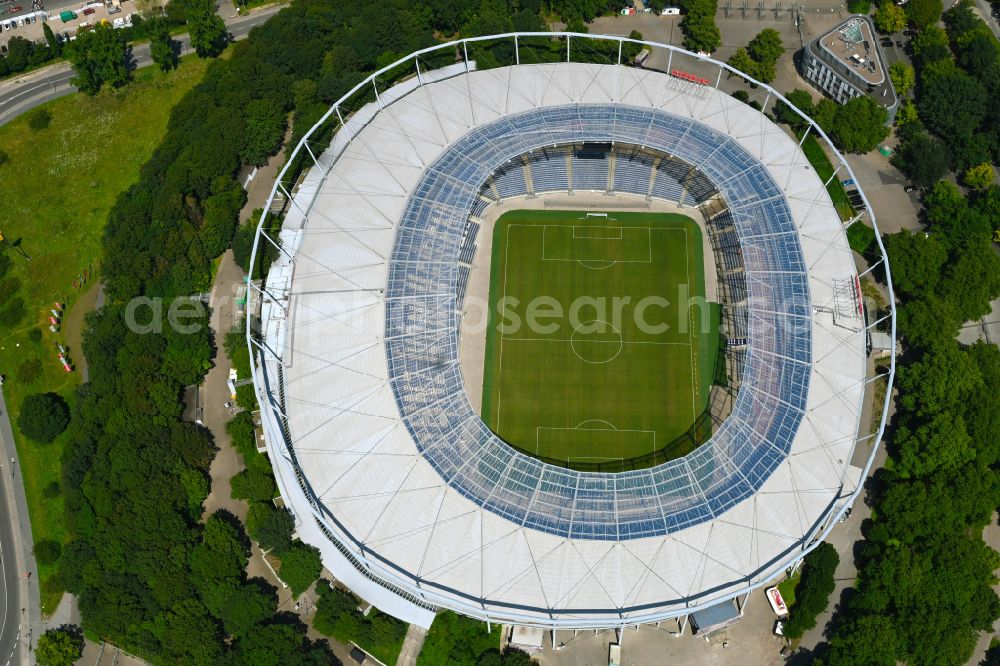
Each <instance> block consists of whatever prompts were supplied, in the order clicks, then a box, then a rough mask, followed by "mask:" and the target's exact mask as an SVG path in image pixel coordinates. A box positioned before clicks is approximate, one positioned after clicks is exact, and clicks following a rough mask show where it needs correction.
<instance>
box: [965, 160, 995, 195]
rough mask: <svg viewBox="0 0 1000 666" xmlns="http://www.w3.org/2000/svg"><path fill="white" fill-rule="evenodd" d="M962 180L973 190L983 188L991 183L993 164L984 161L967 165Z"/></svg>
mask: <svg viewBox="0 0 1000 666" xmlns="http://www.w3.org/2000/svg"><path fill="white" fill-rule="evenodd" d="M962 180H963V181H964V182H965V184H966V185H968V186H969V187H971V188H972V189H974V190H985V189H986V188H987V187H989V186H990V185H992V184H993V165H991V164H990V163H989V162H984V163H982V164H979V165H977V166H974V167H969V168H968V169H967V170H966V172H965V174H964V175H963V176H962Z"/></svg>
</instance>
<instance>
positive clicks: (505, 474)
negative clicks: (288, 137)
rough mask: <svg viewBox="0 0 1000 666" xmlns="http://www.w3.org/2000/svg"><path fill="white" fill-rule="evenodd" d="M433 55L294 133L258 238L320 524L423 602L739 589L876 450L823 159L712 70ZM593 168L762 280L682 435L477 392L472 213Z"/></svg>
mask: <svg viewBox="0 0 1000 666" xmlns="http://www.w3.org/2000/svg"><path fill="white" fill-rule="evenodd" d="M555 37H563V38H564V37H565V36H564V35H562V36H558V35H557V36H555ZM504 38H507V39H510V38H511V37H510V36H501V37H495V38H491V39H494V40H495V39H504ZM580 39H581V40H582V39H584V37H583V36H580ZM599 39H612V40H619V39H621V38H610V37H609V38H604V37H599ZM577 43H578V40H577V37H574V38H573V44H577ZM469 44H473V42H470V43H469ZM436 48H437V49H442V48H444V49H450V51H449V52H448V53H449V55H450V54H453V53H456V52H458V53H461V52H463V51H465V52H467V51H468V48H469V45H468V44H464V43H459V45H451V46H443V47H436ZM514 48H515V50H516V45H515V46H514ZM662 48H669V47H662ZM466 57H467V58H468V56H466ZM684 58H690V62H691V63H692V64H694V65H698V66H701V67H704V66H706V65H711V66H714V67H717V68H720V69H719V75H720V76H721V73H722V69H721V67H722V65H720V64H717V63H712V61H709V60H706V59H704V58H697V59H696V58H695V57H694V56H691V55H690V54H685V53H684V52H682V51H677V52H676V53H675V54H674V62H673V66H674V68H677V67H678V66H683V59H684ZM449 59H450V58H449ZM404 62H405V59H404ZM424 63H426V60H425V59H423V58H422V62H421V64H420V65H415V66H414V68H413V69H414V70H415V71H416V73H417V74H416V76H411V77H409V78H406V79H403V80H400V81H398V82H397V83H396V84H395V85H394V86H393V87H388V88H387V87H386V86H384V85H383V86H382V87H380V88H379V87H376V88H374V90H375V91H377V92H376V95H375V96H374V97H373V98H372V101H371V102H369V103H366V104H364V105H363V106H361V105H357V106H356V107H355V108H353V109H348V108H347V107H346V106H345V107H344V108H343V109H342V108H340V107H339V106H338V107H335V108H333V109H331V112H330V113H329V114H328V115H327V117H326V118H324V120H322V121H320V123H319V124H318V125H317V127H316V128H314V132H315V136H317V137H319V136H323V132H324V131H325V129H330V128H332V129H336V133H335V134H334V135H333V138H332V140H330V142H329V145H326V144H322V143H320V141H319V140H318V139H317V140H316V142H315V143H308V141H309V140H310V137H309V135H307V137H306V139H304V140H303V142H302V143H300V146H299V152H300V154H301V155H305V158H304V159H306V160H307V162H308V163H309V164H310V166H311V167H312V168H310V169H309V170H308V171H307V172H306V173H305V175H304V177H303V178H301V179H300V180H299V181H297V185H296V186H295V187H294V188H293V187H292V186H291V185H286V184H282V183H281V181H280V180H279V185H278V190H280V191H281V192H282V193H284V194H285V195H286V196H290V197H291V202H290V205H287V206H285V208H284V211H285V215H284V218H283V220H282V221H281V224H280V230H279V229H277V228H276V227H273V231H272V232H271V235H268V234H267V233H265V231H264V229H263V226H262V228H261V231H260V232H259V235H258V240H257V244H256V246H255V252H256V253H257V254H258V255H260V254H262V253H267V254H266V255H265V256H266V257H267V258H268V261H270V262H272V263H271V265H270V267H269V270H268V274H267V277H266V280H265V281H264V284H263V285H262V287H261V288H260V290H259V295H258V297H257V298H256V300H255V302H254V303H252V304H251V305H252V307H251V309H250V312H251V313H252V314H255V315H256V316H257V318H256V319H254V320H253V321H251V323H250V325H249V326H250V328H249V329H248V332H249V331H252V334H251V341H250V344H251V350H252V352H253V353H254V355H255V359H256V369H255V378H254V379H255V388H256V390H257V395H258V397H259V399H260V403H261V405H262V421H263V425H264V429H265V437H266V440H267V447H268V453H269V455H270V456H271V458H272V460H273V462H274V469H275V474H276V476H277V480H278V485H279V489H280V492H281V496H282V498H283V499H284V502H285V505H286V506H287V507H289V508H290V509H291V510H292V512H293V513H294V514H295V517H296V529H297V533H298V536H299V537H300V538H301V539H303V540H304V541H306V542H307V543H310V544H312V545H314V546H316V547H318V548H319V549H320V551H321V552H322V556H323V562H324V565H325V567H326V569H327V570H328V571H330V572H331V574H332V575H333V576H335V577H336V578H337V579H338V580H340V581H341V582H343V583H344V584H346V585H347V586H348V587H350V588H351V589H352V590H354V591H355V592H356V593H357V594H358V595H359V596H361V597H363V598H365V599H366V600H367V601H369V602H371V603H372V604H374V605H375V606H377V607H378V608H380V609H381V610H383V611H386V612H388V613H391V614H393V615H396V616H397V617H400V618H402V619H404V620H407V621H410V622H413V623H416V624H419V625H421V626H425V627H426V626H428V625H429V623H430V621H431V619H432V618H433V614H434V612H436V611H437V610H439V609H453V610H455V611H458V612H460V613H464V614H468V615H472V616H475V617H478V618H480V619H483V620H488V621H492V622H505V623H511V624H518V625H533V626H538V627H545V628H552V629H561V628H586V627H595V628H596V627H623V626H625V625H632V624H638V623H646V622H656V621H659V620H663V619H667V618H677V619H678V622H679V623H681V622H683V620H682V618H685V617H686V616H688V615H689V614H690V613H691V612H692V611H694V610H698V609H704V608H708V607H712V606H718V605H719V604H730V606H732V607H733V608H736V607H737V606H736V605H735V602H734V600H739V599H741V598H743V596H744V595H746V594H748V593H749V592H750V591H751V590H753V589H755V588H756V587H759V586H761V585H762V584H764V583H765V582H767V581H769V580H771V579H773V578H774V577H775V576H777V575H780V574H781V573H782V572H783V571H784V570H785V569H786V568H788V567H789V566H792V565H794V564H795V563H796V562H797V561H799V560H800V559H801V558H802V556H803V555H804V554H805V553H806V552H807V551H808V550H809V549H810V548H811V547H812V546H813V545H814V544H815V543H816V540H817V539H820V538H822V537H823V536H824V535H825V533H826V531H827V530H828V529H829V527H830V526H831V524H832V523H833V521H834V520H835V519H836V517H837V516H839V515H840V513H842V512H843V510H844V509H845V508H846V507H847V506H848V505H849V504H850V503H851V502H853V500H854V498H855V497H856V495H857V491H858V489H859V488H858V485H859V480H860V479H861V478H863V476H864V474H865V469H864V463H862V464H861V465H860V466H857V465H852V464H851V463H852V454H853V453H854V447H855V443H856V441H857V438H858V430H859V420H860V415H861V412H862V402H863V398H864V394H865V384H866V378H867V368H868V363H867V350H866V339H865V331H866V327H865V324H864V319H863V313H862V311H861V309H860V307H861V306H860V289H859V282H858V275H857V272H856V268H855V264H854V260H853V258H852V254H851V251H850V249H849V247H848V244H847V239H846V236H845V234H844V228H843V223H842V221H841V219H840V217H839V216H838V214H837V212H836V211H835V209H834V207H833V206H832V204H831V202H830V199H829V196H828V194H827V192H826V189H825V187H824V183H823V182H821V181H820V179H819V178H818V177H817V175H816V173H815V172H814V171H813V170H812V169H811V167H810V166H809V164H808V161H807V160H806V158H805V156H804V155H803V153H802V151H801V150H800V149H799V147H798V145H797V142H796V141H795V140H793V139H792V138H791V137H790V136H789V135H787V134H786V133H785V132H784V131H783V130H782V129H780V128H779V127H777V126H776V125H774V124H773V123H771V122H770V121H769V120H768V119H767V118H766V117H765V116H764V115H762V114H761V113H759V112H758V111H756V110H754V109H752V108H750V107H749V106H747V105H745V104H743V103H742V102H740V101H738V100H736V99H734V98H732V97H730V96H728V95H726V94H724V93H722V92H719V91H717V90H715V89H714V88H712V87H711V86H705V85H701V84H693V83H691V82H690V81H682V80H678V79H677V78H676V77H672V76H670V75H667V74H664V73H660V72H654V71H647V70H643V69H639V68H633V67H627V66H621V65H614V64H607V65H601V64H585V63H575V62H564V63H547V64H532V65H527V64H525V65H515V66H508V67H499V68H494V69H490V70H483V71H478V70H477V69H476V67H475V63H474V62H473V61H472V60H471V59H466V60H465V61H464V62H459V63H457V64H447V65H446V66H445V67H442V68H439V69H430V68H428V67H427V66H426V64H424ZM411 64H415V63H413V61H412V60H411ZM398 70H399V66H398V65H397V66H396V67H395V68H394V71H398ZM372 81H374V79H373V80H372ZM372 81H368V82H366V83H364V84H362V86H368V88H365V89H364V90H366V91H372V90H373V85H375V86H377V83H375V84H373V83H372ZM692 86H694V87H692ZM362 89H363V88H362V87H361V86H359V88H358V89H356V91H352V94H354V98H355V99H356V98H357V91H360V90H362ZM763 90H766V87H765V88H763ZM345 99H347V98H345ZM348 110H350V111H352V113H350V114H348ZM813 131H817V132H818V131H819V130H818V129H817V130H813ZM326 136H329V133H327V134H326ZM588 142H590V143H593V142H602V143H605V144H607V145H612V146H614V147H615V148H614V150H613V151H612V152H611V153H610V154H609V157H608V159H607V160H606V162H607V164H605V165H603V166H602V165H599V164H590V163H588V164H587V165H586V166H583V165H580V166H577V165H575V164H574V163H573V159H574V157H573V151H572V150H569V149H566V148H565V147H566V146H572V145H580V144H583V143H588ZM621 147H627V148H628V150H620V148H621ZM303 151H305V152H303ZM560 151H561V152H560ZM622 155H628V156H631V157H625V158H622V157H621V156H622ZM619 160H620V162H621V163H620V164H616V165H613V164H612V163H613V162H618V161H619ZM678 166H683V167H684V168H682V169H678V168H677V167H678ZM578 169H582V171H578ZM848 171H849V169H848ZM661 173H662V174H663V175H662V176H661ZM578 176H579V177H580V180H579V181H577V177H578ZM657 183H659V185H658V184H657ZM574 190H592V191H608V192H614V193H616V194H623V193H624V194H627V195H631V196H634V197H636V198H647V199H648V198H652V197H662V198H665V199H672V200H674V201H675V202H676V203H678V204H680V205H681V206H684V207H689V209H690V211H691V214H692V215H704V216H706V218H708V222H707V224H708V226H709V227H710V228H711V227H712V226H713V225H716V226H718V227H719V228H720V229H721V231H720V232H719V236H723V235H725V234H729V235H730V236H731V237H732V238H733V239H735V240H733V241H732V242H737V243H738V247H739V251H738V253H737V254H738V261H736V262H735V264H734V265H733V266H732V267H731V268H732V271H731V272H732V273H733V274H734V275H739V276H741V278H740V280H741V284H744V285H745V286H744V290H745V293H744V294H743V295H742V296H740V297H739V298H740V299H741V300H740V302H730V303H728V304H726V305H727V307H728V306H732V307H733V308H736V309H737V310H739V311H741V312H744V313H745V317H746V321H745V322H744V324H743V326H744V327H745V330H746V338H745V339H738V340H734V341H732V344H735V345H737V346H742V347H745V348H744V353H745V358H746V361H745V367H744V368H743V371H742V380H741V384H740V387H739V391H738V394H737V396H736V398H735V401H734V404H733V406H732V411H731V413H730V414H729V416H728V418H726V419H725V421H724V422H723V423H722V424H721V425H720V426H719V427H717V428H715V429H714V431H713V436H712V438H711V439H710V440H709V441H708V442H706V443H705V444H703V445H702V446H700V447H699V448H697V449H696V450H695V451H693V452H692V453H690V454H688V455H687V456H685V457H683V458H679V459H676V460H672V461H669V462H666V463H664V464H661V465H657V466H655V467H651V468H648V469H641V470H632V471H628V472H622V473H595V472H581V471H576V470H570V469H566V468H562V467H557V466H554V465H550V464H545V463H543V462H541V461H539V460H537V459H534V458H532V457H530V456H527V455H524V454H522V453H519V452H517V451H515V450H514V449H512V448H511V447H509V446H507V445H506V444H505V443H504V442H503V441H502V440H501V439H500V438H499V437H497V436H496V435H495V434H493V433H492V432H491V431H490V430H489V429H488V428H487V427H486V426H485V425H484V424H483V423H482V421H481V420H480V419H479V417H478V416H476V414H475V412H474V409H473V407H472V406H471V404H470V401H469V399H468V397H467V394H466V392H465V390H464V386H463V376H462V373H461V370H460V364H459V361H458V355H459V354H458V317H459V313H460V311H461V309H462V299H463V297H464V289H465V284H464V281H463V280H464V279H466V278H467V276H468V267H467V265H468V262H469V260H470V257H471V255H472V254H474V253H475V247H474V245H475V233H476V229H477V228H478V227H477V224H476V219H477V216H478V215H480V214H482V211H483V210H484V208H486V207H489V206H490V205H492V204H493V203H495V202H497V201H500V200H503V201H506V202H507V203H508V204H509V203H510V201H511V200H516V199H517V198H518V197H530V196H538V195H539V194H540V193H541V192H562V193H563V194H567V193H570V192H573V191H574ZM276 191H277V190H276ZM264 221H265V220H263V219H262V225H263V223H264ZM269 228H270V227H269ZM716 241H717V239H716V240H713V242H716ZM730 247H732V246H730ZM724 301H725V299H724ZM724 304H725V303H724ZM258 326H259V328H258ZM890 381H891V378H890ZM882 413H883V415H884V410H883V412H882ZM866 426H867V424H866ZM865 430H866V432H865V434H866V435H867V427H866V428H865ZM880 434H881V429H880V430H879V435H880ZM867 464H870V459H869V460H868V463H867ZM682 626H683V625H682Z"/></svg>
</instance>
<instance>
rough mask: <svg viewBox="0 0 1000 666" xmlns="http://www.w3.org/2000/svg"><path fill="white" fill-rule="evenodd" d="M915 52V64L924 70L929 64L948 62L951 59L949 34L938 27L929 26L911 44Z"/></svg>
mask: <svg viewBox="0 0 1000 666" xmlns="http://www.w3.org/2000/svg"><path fill="white" fill-rule="evenodd" d="M910 48H911V49H912V51H913V63H914V64H915V65H916V66H917V68H918V69H922V68H923V67H925V66H927V65H928V64H929V63H932V62H935V61H938V60H947V59H948V58H950V57H951V49H950V47H949V44H948V34H947V33H946V32H945V31H944V30H942V29H941V28H939V27H937V26H936V25H932V26H929V27H927V28H925V29H924V30H921V31H920V32H919V33H917V36H916V37H914V38H913V40H912V41H911V42H910Z"/></svg>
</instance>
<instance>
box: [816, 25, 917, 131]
mask: <svg viewBox="0 0 1000 666" xmlns="http://www.w3.org/2000/svg"><path fill="white" fill-rule="evenodd" d="M801 68H802V76H804V77H805V78H806V80H807V81H809V82H810V83H812V84H813V85H814V86H816V87H817V88H819V89H820V90H822V91H823V92H824V93H826V94H827V95H828V96H830V97H831V98H833V99H834V100H835V101H837V102H838V103H840V104H846V103H847V101H848V100H850V99H852V98H854V97H861V96H862V95H868V96H869V97H871V98H872V99H874V100H875V101H876V102H878V103H879V104H881V105H882V106H884V107H885V109H886V111H888V113H889V118H888V122H889V123H892V121H893V119H894V118H895V117H896V109H897V108H899V97H898V96H897V95H896V90H895V89H894V88H893V86H892V79H890V78H889V74H888V68H887V67H886V65H885V60H884V59H883V58H882V52H881V50H879V45H878V38H877V36H876V35H875V26H874V25H873V24H872V21H871V19H870V18H869V17H867V16H863V15H860V14H855V15H853V16H851V17H850V18H848V19H847V20H846V21H844V22H843V23H841V24H840V25H838V26H837V27H836V28H834V29H833V30H831V31H830V32H828V33H826V34H824V35H821V36H819V37H817V38H816V39H814V40H812V41H811V42H809V44H807V45H806V48H805V49H804V51H803V55H802V61H801Z"/></svg>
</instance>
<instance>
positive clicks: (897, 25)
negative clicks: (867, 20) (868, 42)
mask: <svg viewBox="0 0 1000 666" xmlns="http://www.w3.org/2000/svg"><path fill="white" fill-rule="evenodd" d="M872 20H873V21H874V22H875V27H876V28H878V30H879V32H882V33H885V34H887V35H888V34H891V33H893V32H899V31H900V30H902V29H903V28H905V27H906V12H905V11H903V8H902V7H900V6H898V5H896V4H895V3H894V2H888V1H887V0H886V1H884V2H882V4H881V5H879V8H878V9H877V10H875V16H873V17H872Z"/></svg>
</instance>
